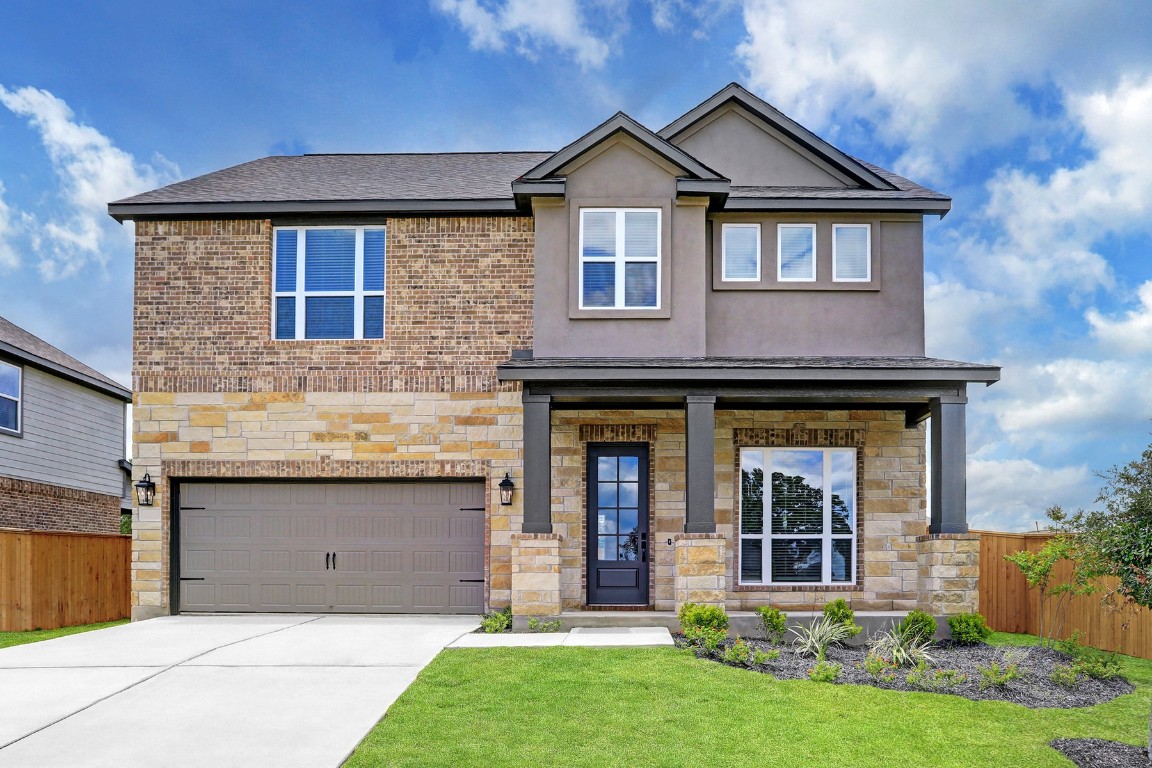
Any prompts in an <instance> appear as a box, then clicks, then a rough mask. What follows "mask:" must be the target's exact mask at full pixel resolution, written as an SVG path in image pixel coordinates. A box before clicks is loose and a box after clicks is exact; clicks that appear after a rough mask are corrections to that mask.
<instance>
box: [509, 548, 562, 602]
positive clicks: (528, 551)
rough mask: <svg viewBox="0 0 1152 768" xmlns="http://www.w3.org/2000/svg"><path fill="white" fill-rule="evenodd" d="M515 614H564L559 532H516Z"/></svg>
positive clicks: (513, 567)
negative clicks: (561, 596)
mask: <svg viewBox="0 0 1152 768" xmlns="http://www.w3.org/2000/svg"><path fill="white" fill-rule="evenodd" d="M512 615H513V617H516V616H548V617H555V616H559V615H560V535H559V534H557V533H514V534H512Z"/></svg>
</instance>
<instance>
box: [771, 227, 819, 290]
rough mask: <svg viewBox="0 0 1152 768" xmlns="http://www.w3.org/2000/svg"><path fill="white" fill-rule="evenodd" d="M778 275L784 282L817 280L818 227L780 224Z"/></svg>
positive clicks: (778, 235) (777, 240)
mask: <svg viewBox="0 0 1152 768" xmlns="http://www.w3.org/2000/svg"><path fill="white" fill-rule="evenodd" d="M776 235H777V237H776V242H777V244H778V245H777V260H776V264H777V267H776V268H777V274H776V277H777V279H779V280H780V281H782V282H789V281H790V282H813V281H815V280H816V225H815V224H779V225H777V228H776Z"/></svg>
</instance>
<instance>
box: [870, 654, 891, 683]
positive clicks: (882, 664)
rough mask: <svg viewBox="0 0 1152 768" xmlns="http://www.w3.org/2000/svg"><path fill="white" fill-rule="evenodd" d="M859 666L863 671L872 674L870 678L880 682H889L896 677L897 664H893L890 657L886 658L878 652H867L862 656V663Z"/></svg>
mask: <svg viewBox="0 0 1152 768" xmlns="http://www.w3.org/2000/svg"><path fill="white" fill-rule="evenodd" d="M861 666H862V667H863V669H864V671H865V672H867V673H868V674H870V675H871V676H872V679H874V680H879V681H880V682H882V683H891V682H892V681H893V680H895V679H896V670H897V668H898V665H896V664H893V663H892V660H891V659H886V658H884V657H883V656H881V655H880V654H878V653H875V652H869V654H868V655H867V656H865V657H864V663H863V664H862V665H861Z"/></svg>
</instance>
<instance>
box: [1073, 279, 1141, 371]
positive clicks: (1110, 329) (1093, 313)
mask: <svg viewBox="0 0 1152 768" xmlns="http://www.w3.org/2000/svg"><path fill="white" fill-rule="evenodd" d="M1139 297H1140V306H1139V307H1137V308H1136V309H1132V310H1129V311H1128V312H1126V313H1125V314H1124V317H1122V318H1120V319H1112V318H1109V317H1105V316H1104V315H1103V314H1101V313H1100V311H1099V310H1097V309H1095V308H1093V309H1090V310H1088V312H1087V313H1085V317H1086V318H1087V320H1088V324H1089V325H1090V326H1091V327H1092V333H1093V335H1094V336H1096V338H1097V339H1099V340H1100V341H1101V342H1102V343H1103V344H1104V345H1105V346H1106V347H1108V348H1109V349H1113V350H1117V351H1120V352H1125V353H1128V354H1133V355H1140V354H1150V353H1152V280H1150V281H1148V282H1146V283H1144V284H1143V285H1141V286H1140V290H1139Z"/></svg>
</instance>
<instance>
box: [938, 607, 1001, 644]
mask: <svg viewBox="0 0 1152 768" xmlns="http://www.w3.org/2000/svg"><path fill="white" fill-rule="evenodd" d="M948 628H949V629H951V630H952V642H954V643H956V644H958V645H977V644H979V643H983V642H984V641H985V640H987V639H988V637H989V636H990V635H991V634H992V630H991V629H990V628H989V627H988V622H986V621H984V616H983V615H981V614H979V613H959V614H957V615H955V616H949V617H948Z"/></svg>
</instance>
